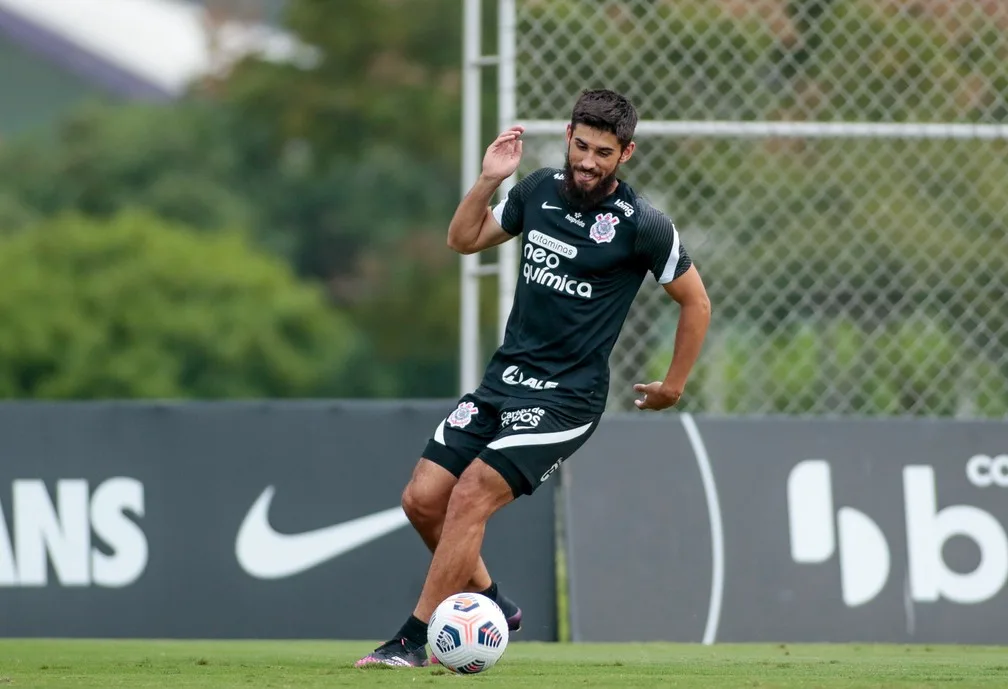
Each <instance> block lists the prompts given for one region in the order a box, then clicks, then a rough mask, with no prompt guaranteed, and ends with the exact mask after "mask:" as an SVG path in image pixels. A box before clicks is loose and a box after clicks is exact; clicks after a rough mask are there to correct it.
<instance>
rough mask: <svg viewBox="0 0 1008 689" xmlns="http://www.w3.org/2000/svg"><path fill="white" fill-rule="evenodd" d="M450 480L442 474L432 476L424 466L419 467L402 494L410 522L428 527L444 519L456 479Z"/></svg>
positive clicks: (404, 507)
mask: <svg viewBox="0 0 1008 689" xmlns="http://www.w3.org/2000/svg"><path fill="white" fill-rule="evenodd" d="M445 473H447V472H445ZM449 477H450V475H449ZM450 478H451V479H452V480H450V481H449V480H446V479H445V477H444V476H441V475H440V474H436V475H435V476H430V475H429V472H427V471H425V470H424V468H423V466H422V465H421V466H418V467H417V471H416V472H414V474H413V478H411V479H410V481H409V483H407V484H406V488H404V489H403V493H402V508H403V511H404V512H405V513H406V516H407V517H408V518H409V520H410V522H412V523H413V524H414V525H419V526H426V525H432V524H439V523H440V522H441V521H442V520H443V519H444V515H445V510H446V509H447V507H448V499H449V497H450V496H451V493H452V486H453V485H454V477H450Z"/></svg>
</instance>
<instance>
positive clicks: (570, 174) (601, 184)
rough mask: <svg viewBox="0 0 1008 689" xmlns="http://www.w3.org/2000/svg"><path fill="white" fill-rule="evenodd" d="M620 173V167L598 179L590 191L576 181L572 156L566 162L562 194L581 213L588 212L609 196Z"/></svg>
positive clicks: (561, 187) (561, 188)
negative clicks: (617, 174) (571, 160)
mask: <svg viewBox="0 0 1008 689" xmlns="http://www.w3.org/2000/svg"><path fill="white" fill-rule="evenodd" d="M617 172H619V165H617V166H616V167H615V168H613V171H612V172H611V173H609V174H608V175H606V176H605V177H600V178H598V181H596V182H595V185H594V186H593V187H591V188H589V189H583V188H582V187H580V186H578V183H577V181H576V180H575V179H574V168H573V167H571V162H570V155H569V154H568V155H567V159H566V160H565V161H564V179H563V184H562V185H561V186H560V192H561V194H562V196H563V197H564V200H565V201H567V203H568V204H569V205H571V206H572V207H574V208H575V209H577V210H579V211H586V210H590V209H592V208H595V207H596V206H598V205H599V204H601V203H602V201H604V200H605V198H606V197H607V196H609V190H610V189H611V188H612V186H613V182H615V181H616V173H617Z"/></svg>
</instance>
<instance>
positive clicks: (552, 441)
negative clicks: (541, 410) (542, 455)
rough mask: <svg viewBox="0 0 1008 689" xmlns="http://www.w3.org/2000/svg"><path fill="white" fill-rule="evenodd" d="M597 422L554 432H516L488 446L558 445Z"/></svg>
mask: <svg viewBox="0 0 1008 689" xmlns="http://www.w3.org/2000/svg"><path fill="white" fill-rule="evenodd" d="M593 423H595V422H594V421H591V422H589V423H586V424H585V425H584V426H578V427H577V428H572V429H570V430H569V431H555V432H553V433H516V434H514V435H509V436H507V437H505V438H501V439H499V440H495V441H493V442H492V443H490V444H489V445H487V448H488V449H490V450H503V449H504V448H506V447H524V446H526V445H557V444H558V443H565V442H567V441H568V440H573V439H574V438H577V437H578V436H580V435H584V434H585V433H587V432H588V429H589V428H591V427H592V424H593Z"/></svg>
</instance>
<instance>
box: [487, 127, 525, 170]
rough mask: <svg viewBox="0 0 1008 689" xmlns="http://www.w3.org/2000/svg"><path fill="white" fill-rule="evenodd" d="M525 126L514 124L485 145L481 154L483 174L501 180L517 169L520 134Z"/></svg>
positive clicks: (520, 142)
mask: <svg viewBox="0 0 1008 689" xmlns="http://www.w3.org/2000/svg"><path fill="white" fill-rule="evenodd" d="M524 132H525V127H522V126H521V125H516V126H514V127H511V128H509V129H506V130H504V131H503V132H501V133H500V135H498V137H497V138H496V139H494V140H493V143H491V144H490V146H489V147H487V151H486V155H484V156H483V176H484V177H487V178H489V179H492V180H495V181H498V182H502V181H504V180H505V179H507V178H508V177H510V176H511V175H512V174H514V171H515V170H517V169H518V163H519V162H520V161H521V156H522V141H521V135H522V134H523V133H524Z"/></svg>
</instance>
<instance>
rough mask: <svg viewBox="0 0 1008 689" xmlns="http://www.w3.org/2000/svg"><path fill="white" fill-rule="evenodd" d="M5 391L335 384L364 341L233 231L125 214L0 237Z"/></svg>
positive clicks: (123, 392)
mask: <svg viewBox="0 0 1008 689" xmlns="http://www.w3.org/2000/svg"><path fill="white" fill-rule="evenodd" d="M0 319H2V321H3V323H4V327H3V329H2V331H0V396H3V397H8V398H11V397H15V398H17V397H36V398H78V399H94V398H183V397H196V398H224V397H231V398H234V397H261V396H269V397H292V396H312V395H318V394H324V393H338V392H339V388H338V386H339V384H340V380H341V377H342V376H343V375H344V374H345V366H346V364H347V362H348V361H349V360H350V359H351V357H353V356H354V350H355V347H356V346H358V343H359V338H358V337H357V335H356V334H355V332H354V330H353V329H352V327H351V326H350V325H349V324H348V322H347V320H346V319H345V318H344V317H343V316H341V315H340V314H338V313H336V312H334V311H332V310H331V309H330V308H328V307H327V306H326V304H325V300H324V298H323V296H322V294H321V292H320V291H319V290H318V289H316V288H313V287H310V286H307V285H304V284H299V283H297V282H296V281H295V278H294V276H293V275H292V274H291V272H290V271H289V270H288V268H287V267H286V266H285V265H284V264H283V263H282V262H281V261H279V260H278V259H276V258H272V257H269V256H268V255H264V254H262V253H261V252H259V251H256V250H255V249H253V248H252V247H251V245H250V243H249V241H248V239H247V238H246V237H244V236H243V235H241V234H238V233H234V232H220V233H214V234H206V233H200V232H197V231H194V230H192V229H190V228H187V227H185V226H183V225H179V224H173V223H169V222H166V221H164V220H161V219H158V218H156V217H154V216H152V215H150V214H148V213H143V212H135V211H129V212H124V213H121V214H118V215H117V216H116V217H114V218H113V219H112V220H111V221H109V222H101V221H96V220H92V219H87V218H85V217H82V216H80V215H64V216H61V217H59V218H56V219H53V220H50V221H47V222H46V223H44V224H43V225H40V226H37V227H33V228H31V229H29V230H26V231H24V232H21V233H19V234H17V235H15V236H13V237H8V238H5V239H2V240H0Z"/></svg>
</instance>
